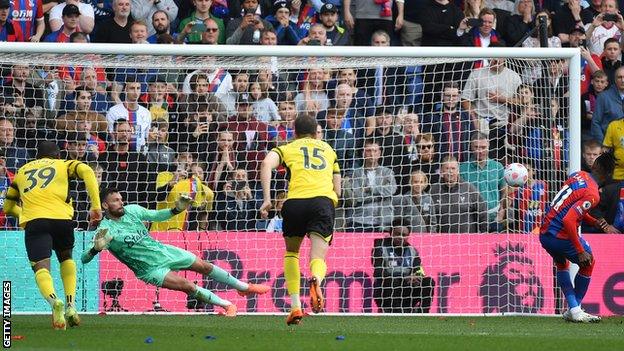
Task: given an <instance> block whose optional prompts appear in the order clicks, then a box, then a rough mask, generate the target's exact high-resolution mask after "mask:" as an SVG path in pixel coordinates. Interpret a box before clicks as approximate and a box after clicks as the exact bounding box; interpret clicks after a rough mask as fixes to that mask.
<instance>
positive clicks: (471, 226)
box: [0, 0, 624, 233]
mask: <svg viewBox="0 0 624 351" xmlns="http://www.w3.org/2000/svg"><path fill="white" fill-rule="evenodd" d="M617 9H618V3H617V2H616V1H615V0H602V1H599V0H594V1H591V2H585V1H583V2H579V0H568V1H566V2H565V3H560V2H559V1H539V2H538V1H535V2H534V1H531V0H516V1H512V0H465V1H461V0H460V1H454V2H450V1H448V0H344V1H340V0H326V1H322V0H294V1H290V0H276V1H274V2H271V1H270V0H242V1H239V0H227V1H225V0H220V1H216V0H215V1H213V0H193V1H182V0H132V1H131V0H114V1H112V2H111V1H108V0H104V1H101V0H100V1H98V0H90V1H86V0H83V1H82V2H81V1H79V0H66V1H65V2H60V3H57V2H54V1H47V0H45V1H44V0H30V1H20V0H11V1H9V0H0V41H31V42H38V41H46V42H58V43H64V44H62V45H72V44H71V43H84V42H94V43H128V44H141V43H149V44H153V45H159V44H172V43H174V44H186V45H238V44H247V45H319V46H326V45H333V46H348V45H360V46H363V45H369V46H421V45H422V46H476V47H504V46H524V47H536V46H539V44H540V38H539V36H540V35H541V33H540V32H539V31H533V29H534V28H535V26H536V23H538V22H539V18H538V17H539V16H543V17H544V20H545V22H546V24H547V26H548V28H547V33H548V38H545V39H546V41H547V42H548V44H549V45H550V46H553V47H562V46H569V47H579V48H580V50H581V55H582V67H581V69H582V78H581V90H582V93H583V99H582V106H581V108H582V111H583V112H582V117H581V125H582V129H583V141H584V142H585V145H586V146H587V147H589V148H591V147H593V146H595V145H598V146H599V147H600V146H602V145H604V146H606V147H609V148H612V149H614V150H615V151H616V153H617V152H620V153H624V146H623V145H622V144H621V141H620V139H621V137H620V136H621V134H622V133H624V132H622V131H621V130H624V127H621V126H619V125H615V126H614V127H610V126H609V124H610V122H615V121H617V120H619V119H620V118H622V116H623V115H624V113H623V112H622V99H621V96H624V68H621V67H620V66H621V49H620V36H621V33H622V31H624V19H623V18H622V16H621V15H620V14H619V12H618V11H617ZM0 45H1V44H0ZM208 66H210V67H208ZM568 69H569V67H567V62H566V61H564V60H557V59H554V60H541V61H540V60H525V61H521V60H512V59H500V58H499V59H488V60H478V61H466V62H459V63H439V64H429V65H424V66H385V65H377V66H374V67H370V66H366V65H365V64H363V65H362V67H352V68H341V69H335V70H331V69H324V68H317V67H310V68H305V67H302V68H301V69H298V70H293V69H288V70H285V69H284V70H281V69H277V68H274V69H248V68H244V67H240V68H239V69H223V68H220V67H218V66H215V65H214V64H212V65H207V67H206V68H201V69H197V70H184V69H176V70H159V69H158V67H154V69H150V70H145V69H131V68H110V67H98V66H97V65H93V66H67V65H63V64H59V66H41V65H31V66H29V65H25V64H20V63H16V64H14V65H11V66H4V67H1V71H0V73H1V76H0V79H1V83H2V85H1V88H0V112H1V113H2V116H1V118H0V152H1V156H2V164H1V165H0V183H1V184H0V186H4V189H6V187H7V186H8V184H10V179H11V177H12V174H13V173H14V172H16V170H17V169H18V168H19V167H20V166H21V165H22V164H24V163H25V162H26V161H27V160H28V159H30V158H31V157H33V156H34V155H32V154H30V152H32V150H33V149H34V147H35V146H36V142H37V140H43V139H51V140H57V141H58V142H59V145H60V146H61V147H62V149H63V150H64V154H63V156H64V157H66V158H68V159H76V160H81V161H84V162H87V163H89V164H90V165H92V166H93V168H94V169H95V170H96V172H97V174H98V177H99V179H100V181H101V183H102V186H106V185H112V186H116V187H117V188H119V189H121V190H122V191H125V192H126V199H127V201H128V202H132V203H139V204H142V205H144V206H147V207H151V208H156V207H158V208H165V207H167V206H169V204H170V203H171V201H173V199H175V196H176V194H178V193H181V192H188V193H191V194H192V195H193V196H194V198H195V203H194V204H193V207H192V210H191V211H190V212H189V213H184V214H183V215H180V216H177V217H175V218H173V219H171V220H170V221H168V222H165V223H161V224H159V225H158V227H155V228H154V229H156V230H186V229H202V230H205V229H224V230H264V229H266V228H267V226H268V227H269V228H270V230H279V228H281V224H280V222H279V219H280V217H279V210H278V211H277V212H275V213H274V214H272V217H271V218H272V219H271V220H270V221H262V220H260V219H259V218H258V216H257V206H258V204H259V203H258V200H259V199H260V194H259V187H258V166H259V164H260V162H261V161H262V159H263V158H264V155H265V154H266V153H267V152H268V151H270V150H271V148H272V147H274V146H277V145H280V144H283V143H285V142H288V141H289V140H292V138H293V137H294V131H293V121H294V119H295V118H296V117H297V116H298V115H302V114H307V115H314V116H316V117H317V119H318V121H319V137H321V138H323V139H324V140H326V141H327V142H328V143H330V144H331V145H332V146H333V147H334V149H335V150H336V152H337V155H338V158H339V161H340V166H341V170H342V172H343V177H344V186H343V189H344V194H342V195H343V196H342V201H341V204H340V210H341V211H342V212H341V214H342V216H341V218H342V222H341V226H340V225H339V228H342V229H345V230H349V231H356V232H358V231H383V230H386V229H388V228H389V227H390V225H391V221H392V218H394V217H395V216H398V215H400V216H403V217H406V218H409V219H410V223H411V228H412V229H413V230H414V231H417V232H447V233H448V232H464V233H478V232H488V231H490V232H497V231H501V230H516V231H521V232H532V231H535V230H536V228H537V227H538V226H539V221H540V218H541V216H542V215H543V212H544V204H545V203H547V200H548V199H549V198H552V195H553V193H552V192H553V191H555V190H556V189H557V188H558V186H559V182H560V181H561V180H563V179H565V176H566V169H567V162H568V159H567V157H568V153H567V150H568V149H569V145H568V141H569V135H568V127H567V126H568V122H567V119H568V105H569V103H568V100H569V99H568V96H569V91H568V88H569V85H568ZM619 159H620V160H621V159H622V158H619ZM509 162H522V163H524V164H526V165H527V166H528V167H529V168H530V171H531V172H530V174H531V179H530V180H529V182H528V184H527V186H526V187H525V188H526V189H522V190H521V191H517V190H514V191H510V190H513V189H509V188H508V187H507V186H506V185H505V183H504V181H503V178H502V173H503V167H504V165H505V164H507V163H509ZM618 165H619V167H620V168H622V169H624V164H621V163H619V164H618ZM3 174H4V175H3ZM616 175H617V176H618V177H619V178H616V179H624V171H621V170H620V171H618V172H617V174H616ZM275 179H276V182H275V184H276V189H275V191H276V194H277V193H279V194H281V195H280V199H281V200H280V201H283V196H284V194H285V191H287V179H288V172H287V170H286V169H279V170H278V171H277V172H276V174H275ZM3 182H4V183H3ZM72 187H73V188H72V192H73V193H74V195H75V198H76V199H77V201H76V207H77V213H78V215H77V220H78V223H79V224H80V225H81V227H82V228H85V226H86V212H87V209H86V207H85V206H86V199H85V196H86V195H85V191H84V189H81V188H80V187H79V185H73V186H72ZM527 189H528V190H527ZM276 207H277V208H278V209H279V206H276ZM4 221H5V224H4V225H5V226H12V225H14V223H13V222H12V221H11V220H10V219H9V220H6V219H4Z"/></svg>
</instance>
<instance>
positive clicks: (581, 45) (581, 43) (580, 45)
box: [579, 39, 587, 49]
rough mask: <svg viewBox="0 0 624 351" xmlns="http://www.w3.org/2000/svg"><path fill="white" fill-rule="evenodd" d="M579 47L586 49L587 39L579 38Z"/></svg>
mask: <svg viewBox="0 0 624 351" xmlns="http://www.w3.org/2000/svg"><path fill="white" fill-rule="evenodd" d="M579 47H582V48H585V49H587V40H585V39H581V41H580V42H579Z"/></svg>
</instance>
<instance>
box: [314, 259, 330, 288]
mask: <svg viewBox="0 0 624 351" xmlns="http://www.w3.org/2000/svg"><path fill="white" fill-rule="evenodd" d="M310 272H312V275H313V276H315V277H316V279H317V280H318V282H319V284H321V282H322V281H323V279H325V274H326V273H327V264H326V263H325V260H322V259H320V258H315V259H313V260H311V261H310Z"/></svg>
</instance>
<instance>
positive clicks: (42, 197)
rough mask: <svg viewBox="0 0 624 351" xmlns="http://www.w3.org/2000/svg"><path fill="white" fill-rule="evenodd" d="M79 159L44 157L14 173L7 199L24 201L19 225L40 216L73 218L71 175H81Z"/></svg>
mask: <svg viewBox="0 0 624 351" xmlns="http://www.w3.org/2000/svg"><path fill="white" fill-rule="evenodd" d="M79 167H87V168H88V167H89V166H87V165H85V164H83V163H82V162H79V161H73V160H72V161H65V160H59V159H50V158H42V159H37V160H34V161H31V162H28V163H27V164H25V165H23V166H22V167H21V168H20V169H19V170H18V171H17V174H16V175H15V178H14V180H13V183H12V184H11V188H10V189H9V192H8V193H7V198H11V199H13V200H16V201H17V200H18V199H20V200H21V201H22V214H21V215H20V225H23V224H24V223H26V222H28V221H31V220H33V219H37V218H47V219H72V218H73V216H74V208H73V206H72V201H71V197H70V196H69V178H80V176H79V175H78V173H80V170H79Z"/></svg>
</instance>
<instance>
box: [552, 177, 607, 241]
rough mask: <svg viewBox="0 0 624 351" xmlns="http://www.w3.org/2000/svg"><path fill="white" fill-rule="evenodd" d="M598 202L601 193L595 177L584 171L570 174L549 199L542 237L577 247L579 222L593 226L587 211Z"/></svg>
mask: <svg viewBox="0 0 624 351" xmlns="http://www.w3.org/2000/svg"><path fill="white" fill-rule="evenodd" d="M599 202H600V193H599V191H598V184H597V183H596V181H595V180H594V178H592V176H591V175H590V174H589V173H587V172H583V171H579V172H575V173H573V174H572V175H571V176H570V178H568V180H566V181H565V183H564V184H563V187H562V188H561V190H560V191H559V192H558V193H557V195H555V198H554V199H553V200H552V202H551V204H550V209H549V210H548V213H547V214H546V218H545V219H544V222H543V223H542V227H541V230H540V232H541V234H547V235H553V236H556V237H557V238H559V239H567V240H571V241H572V242H573V243H574V244H575V246H576V243H577V242H578V231H579V225H580V224H581V221H583V220H585V221H586V222H587V223H589V224H590V225H594V224H595V223H596V220H595V219H594V218H593V217H592V216H590V215H589V210H590V209H592V208H593V207H595V206H596V205H597V204H598V203H599ZM578 245H580V243H579V244H578ZM577 248H579V247H577ZM580 249H582V247H581V248H580Z"/></svg>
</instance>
